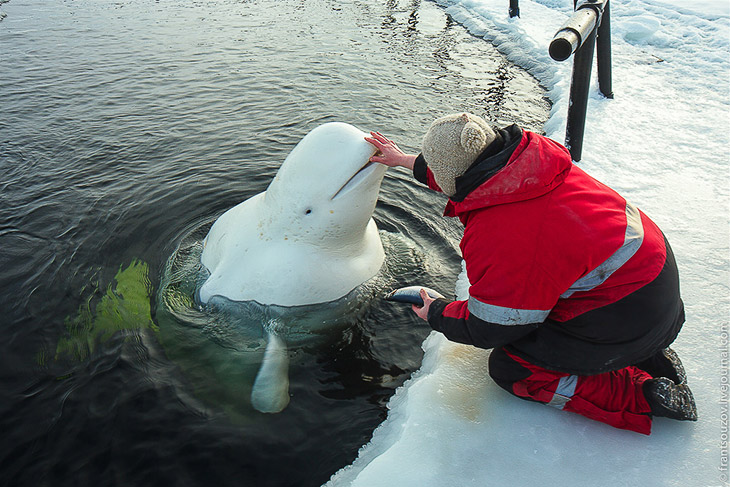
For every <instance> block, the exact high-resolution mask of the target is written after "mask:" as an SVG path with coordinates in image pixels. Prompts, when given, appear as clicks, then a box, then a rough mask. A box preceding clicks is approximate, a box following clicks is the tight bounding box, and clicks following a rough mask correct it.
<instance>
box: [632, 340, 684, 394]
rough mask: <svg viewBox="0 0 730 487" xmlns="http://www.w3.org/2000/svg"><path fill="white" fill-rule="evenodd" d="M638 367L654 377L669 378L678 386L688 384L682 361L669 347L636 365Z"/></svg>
mask: <svg viewBox="0 0 730 487" xmlns="http://www.w3.org/2000/svg"><path fill="white" fill-rule="evenodd" d="M636 367H638V368H640V369H641V370H644V371H646V372H648V373H649V375H651V376H652V377H667V378H668V379H671V380H672V381H673V382H674V383H675V384H677V385H679V384H686V383H687V373H686V372H685V371H684V367H683V366H682V361H681V360H679V356H677V353H676V352H675V351H674V350H672V349H671V348H669V347H667V348H665V349H664V350H662V351H660V352H658V353H656V354H655V355H654V356H652V357H650V358H648V359H647V360H644V361H643V362H640V363H638V364H636Z"/></svg>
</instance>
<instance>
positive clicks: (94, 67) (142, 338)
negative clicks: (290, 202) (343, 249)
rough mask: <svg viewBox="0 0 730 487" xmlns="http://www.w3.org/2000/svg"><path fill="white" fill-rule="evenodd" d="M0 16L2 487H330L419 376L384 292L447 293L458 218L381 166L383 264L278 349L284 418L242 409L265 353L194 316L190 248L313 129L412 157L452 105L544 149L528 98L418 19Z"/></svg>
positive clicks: (434, 9) (360, 7) (306, 9)
mask: <svg viewBox="0 0 730 487" xmlns="http://www.w3.org/2000/svg"><path fill="white" fill-rule="evenodd" d="M506 8H507V6H506V5H505V9H506ZM2 14H7V16H4V18H2V17H3V15H2ZM0 18H2V20H1V21H0V45H2V46H3V55H2V58H0V73H1V76H0V305H1V307H0V309H1V310H2V317H1V318H0V323H2V325H1V326H0V333H1V334H2V339H1V340H0V373H1V374H2V376H1V379H2V383H1V385H0V427H1V430H2V440H1V441H0V483H1V484H2V485H34V486H35V485H54V486H55V485H82V486H83V485H94V486H97V485H122V484H128V485H237V486H240V485H246V486H248V485H251V486H269V485H271V486H316V485H320V484H321V483H323V482H325V481H326V480H327V479H328V478H329V477H330V475H332V473H334V472H335V471H336V470H338V469H339V468H341V467H343V466H345V465H347V464H348V463H350V462H351V461H352V460H353V459H354V457H355V456H356V454H357V450H358V448H359V447H360V446H361V445H363V444H365V443H366V442H367V441H368V440H369V438H370V435H371V434H372V431H373V429H374V428H375V427H376V426H377V425H378V424H379V423H380V422H381V421H382V420H383V419H384V417H385V415H386V407H385V405H386V403H387V401H388V398H389V397H390V396H391V395H392V393H393V391H394V390H395V388H396V387H398V386H400V385H401V384H402V383H403V382H404V381H405V380H406V379H407V378H408V377H409V375H410V374H411V373H412V372H413V371H414V370H416V369H417V368H418V367H419V364H420V360H421V356H422V351H421V349H420V343H421V342H422V340H423V338H424V337H425V336H426V335H427V334H428V332H429V330H428V327H427V325H425V324H424V323H422V322H417V321H416V319H415V317H414V316H413V315H412V314H411V313H410V311H408V309H407V308H406V307H403V306H395V305H392V304H389V303H383V302H382V301H381V300H380V299H379V296H380V292H381V291H382V289H384V288H387V287H391V286H397V285H405V284H412V283H423V284H427V285H429V286H431V287H434V288H436V289H439V290H441V291H442V292H445V293H448V292H449V291H451V290H452V289H453V282H454V280H455V277H456V275H457V274H458V271H459V270H460V259H459V257H458V253H457V252H458V241H459V238H460V228H459V225H458V222H455V221H446V220H444V219H442V218H441V217H440V215H441V211H442V209H443V204H444V202H445V201H444V199H443V198H442V197H441V196H440V195H436V194H432V193H430V192H428V191H426V190H424V189H423V188H421V187H419V186H418V184H417V183H415V182H413V180H412V178H411V176H410V174H408V173H407V172H405V171H402V170H390V171H389V172H388V174H387V175H386V178H385V181H384V183H383V187H382V191H381V195H380V200H379V202H378V206H377V208H376V212H375V216H374V218H375V220H376V222H377V223H378V226H379V228H380V229H381V232H382V236H383V242H384V246H385V249H386V253H387V262H386V266H385V268H384V270H383V272H382V273H381V275H380V276H379V277H378V280H376V282H375V284H374V287H373V288H372V289H371V290H370V291H369V293H370V294H369V298H368V299H365V300H364V301H363V304H362V306H361V307H360V308H359V309H358V310H357V312H356V313H352V314H351V316H350V317H349V318H348V320H347V323H346V324H345V325H344V326H338V327H335V328H333V329H332V330H330V331H329V332H328V333H325V334H323V335H322V336H320V337H319V338H318V339H317V340H315V341H314V342H308V341H305V342H302V343H300V344H298V345H297V344H295V345H293V346H290V349H289V357H290V380H291V387H290V392H291V402H290V404H289V406H288V407H287V409H285V410H284V411H283V412H282V413H280V414H276V415H264V414H261V413H258V412H256V411H254V410H253V409H251V407H250V404H249V402H248V394H247V392H248V390H247V387H249V388H250V380H251V374H253V373H255V370H256V368H257V362H256V361H257V360H259V359H260V354H261V350H260V349H259V348H257V347H260V345H261V342H260V341H257V340H258V339H257V338H255V337H254V338H251V337H249V336H247V335H245V334H241V333H239V332H238V331H236V330H235V329H233V328H231V327H230V322H226V319H225V318H220V316H218V317H213V318H210V317H209V315H206V312H205V310H202V311H201V310H200V309H197V308H196V307H195V306H194V303H193V302H192V290H191V287H190V275H189V270H190V269H191V265H194V263H195V262H196V259H197V257H196V255H198V254H196V252H199V250H196V249H197V248H198V247H197V246H199V243H200V240H201V238H202V236H204V235H205V232H206V231H207V229H208V228H209V226H210V224H211V223H212V221H214V220H215V218H216V217H218V216H219V215H220V214H221V213H222V212H223V211H225V210H226V209H228V208H230V207H232V206H234V205H235V204H237V203H239V202H240V201H243V200H244V199H246V198H248V197H250V196H252V195H254V194H256V193H258V192H260V191H263V190H264V189H265V188H266V186H267V184H268V181H269V180H270V179H271V178H272V177H273V175H274V174H275V173H276V170H277V169H278V166H279V165H280V164H281V162H282V161H283V160H284V158H285V157H286V155H287V154H288V152H289V151H290V150H291V149H292V148H293V146H294V145H295V144H296V142H297V141H298V140H299V139H301V137H303V136H304V134H306V133H307V132H308V131H309V130H311V129H312V128H314V127H316V126H317V125H319V124H321V123H324V122H327V121H344V122H348V123H351V124H353V125H356V126H358V127H359V128H361V129H363V130H366V131H367V130H380V131H382V132H384V133H386V134H388V135H390V136H392V137H393V138H395V139H396V140H397V141H398V142H399V143H400V145H401V147H403V148H404V149H406V150H409V151H414V152H415V151H417V150H418V146H419V143H420V138H421V137H422V134H423V133H424V131H425V130H426V128H427V127H428V124H429V123H430V121H431V120H432V119H433V118H434V117H436V116H439V115H442V114H444V113H448V112H452V111H457V110H462V109H464V110H469V111H472V112H475V113H479V114H481V115H483V116H485V117H489V118H491V119H492V120H495V122H496V123H499V124H506V123H511V122H518V123H520V124H522V125H524V126H526V127H527V128H530V129H532V130H536V131H540V127H541V125H542V122H543V120H544V119H545V118H546V117H547V110H548V105H547V102H546V101H545V100H544V99H543V96H542V91H541V90H540V88H539V87H538V86H537V84H536V83H535V81H534V80H533V79H532V78H530V77H528V76H527V75H525V74H524V73H522V72H520V71H518V70H517V69H516V68H514V67H512V66H510V65H509V64H508V63H507V62H506V61H505V59H504V58H503V57H502V56H500V55H499V54H497V53H496V52H495V51H494V50H493V49H492V48H491V46H490V45H489V44H488V43H486V42H485V41H483V40H481V39H477V38H474V37H471V36H469V35H468V34H467V33H466V32H465V31H464V29H463V28H462V27H460V26H459V25H456V24H454V23H453V22H452V21H451V20H450V19H449V18H447V16H446V15H445V14H444V13H443V11H442V10H441V9H440V8H439V7H438V6H437V5H436V4H433V3H430V2H419V1H410V2H405V1H401V2H399V1H377V2H372V1H368V2H364V1H358V0H349V1H306V0H302V1H293V0H277V1H273V0H258V1H256V0H252V1H234V0H210V1H202V0H201V1H195V2H191V1H181V0H180V1H176V0H170V1H158V2H153V1H142V0H129V1H125V2H116V1H111V0H93V1H92V0H78V1H71V0H66V1H58V2H43V1H40V0H38V1H33V0H12V1H11V2H9V3H3V4H2V5H1V6H0ZM216 323H218V324H219V325H220V326H216ZM221 323H222V324H221ZM247 347H248V348H247ZM249 348H250V349H251V350H249ZM257 354H258V355H257ZM257 357H259V358H257ZM246 384H248V385H246ZM249 390H250V389H249Z"/></svg>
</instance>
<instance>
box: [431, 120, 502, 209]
mask: <svg viewBox="0 0 730 487" xmlns="http://www.w3.org/2000/svg"><path fill="white" fill-rule="evenodd" d="M495 137H496V134H495V133H494V131H493V130H492V128H491V127H490V126H489V125H488V124H487V122H485V121H484V120H483V119H482V118H480V117H478V116H476V115H472V114H470V113H454V114H451V115H446V116H445V117H441V118H437V119H436V120H434V122H433V123H432V124H431V127H430V128H429V129H428V132H426V135H425V136H424V137H423V147H422V151H421V152H422V153H423V158H424V160H425V161H426V165H427V166H428V167H429V169H431V172H432V173H433V177H434V179H435V180H436V184H438V185H439V187H440V188H441V190H443V192H444V194H446V195H447V196H453V195H454V194H455V193H456V178H458V177H459V176H461V175H462V174H464V173H465V172H466V170H467V169H469V166H471V165H472V164H473V163H474V161H475V160H476V158H477V156H478V155H479V154H481V152H482V151H483V150H484V149H485V148H486V147H487V146H488V145H489V144H490V143H491V142H492V141H493V140H494V139H495Z"/></svg>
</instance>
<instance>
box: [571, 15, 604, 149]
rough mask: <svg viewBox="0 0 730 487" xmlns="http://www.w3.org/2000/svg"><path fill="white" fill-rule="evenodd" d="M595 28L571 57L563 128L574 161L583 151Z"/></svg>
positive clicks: (594, 44)
mask: <svg viewBox="0 0 730 487" xmlns="http://www.w3.org/2000/svg"><path fill="white" fill-rule="evenodd" d="M596 30H597V29H593V30H592V31H591V32H590V33H589V34H588V37H587V38H586V39H585V41H584V42H583V44H582V46H581V47H580V48H579V49H578V50H577V51H576V53H575V58H574V59H573V79H572V81H571V83H570V102H569V108H568V123H567V126H566V128H565V147H567V149H568V150H569V151H570V155H571V157H572V158H573V160H574V161H580V159H581V155H582V152H583V134H584V133H585V125H586V111H587V109H588V91H589V88H590V85H591V67H592V66H593V52H594V51H595V46H596Z"/></svg>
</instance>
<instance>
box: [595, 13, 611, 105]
mask: <svg viewBox="0 0 730 487" xmlns="http://www.w3.org/2000/svg"><path fill="white" fill-rule="evenodd" d="M596 51H597V52H596V58H597V62H598V89H599V90H600V91H601V93H602V94H603V96H605V97H606V98H613V88H612V86H611V85H612V81H611V79H612V75H611V12H610V0H607V1H606V5H605V6H604V7H603V15H601V23H600V24H598V33H597V38H596Z"/></svg>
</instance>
